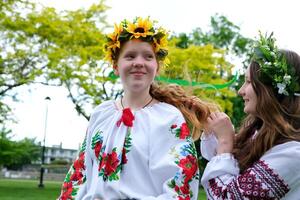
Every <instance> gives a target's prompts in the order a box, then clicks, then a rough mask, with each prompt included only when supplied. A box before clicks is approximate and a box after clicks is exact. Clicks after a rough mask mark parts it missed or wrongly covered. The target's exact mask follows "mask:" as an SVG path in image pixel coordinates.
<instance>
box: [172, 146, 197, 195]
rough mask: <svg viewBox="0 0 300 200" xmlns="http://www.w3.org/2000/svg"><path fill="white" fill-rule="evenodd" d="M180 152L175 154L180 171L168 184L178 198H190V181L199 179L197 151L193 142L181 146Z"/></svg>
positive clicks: (191, 193)
mask: <svg viewBox="0 0 300 200" xmlns="http://www.w3.org/2000/svg"><path fill="white" fill-rule="evenodd" d="M180 150H181V152H179V154H178V153H177V154H175V155H174V156H175V157H176V158H177V160H176V161H175V163H176V164H177V165H178V167H180V168H181V173H180V172H179V173H177V174H176V176H175V177H174V178H173V179H172V180H171V181H170V182H169V183H168V186H169V187H170V188H172V189H174V190H175V192H176V193H177V195H178V200H190V199H191V198H192V197H193V192H192V190H191V189H190V183H191V182H192V181H193V180H194V179H196V180H199V174H198V163H197V156H196V155H197V153H196V149H195V147H194V144H193V143H189V144H186V145H184V146H182V147H181V149H180Z"/></svg>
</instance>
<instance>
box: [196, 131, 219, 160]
mask: <svg viewBox="0 0 300 200" xmlns="http://www.w3.org/2000/svg"><path fill="white" fill-rule="evenodd" d="M200 141H201V143H200V151H201V155H202V156H203V157H204V158H205V159H206V160H211V159H212V157H214V156H215V155H216V154H217V146H218V140H217V138H216V136H215V134H214V133H206V132H203V133H202V135H201V138H200Z"/></svg>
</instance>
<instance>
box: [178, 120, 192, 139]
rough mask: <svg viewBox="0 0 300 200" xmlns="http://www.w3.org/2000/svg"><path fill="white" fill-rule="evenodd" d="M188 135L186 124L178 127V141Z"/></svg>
mask: <svg viewBox="0 0 300 200" xmlns="http://www.w3.org/2000/svg"><path fill="white" fill-rule="evenodd" d="M189 135H190V130H189V127H188V126H187V124H186V123H183V124H182V125H181V127H180V136H179V138H180V139H185V138H187V137H188V136H189Z"/></svg>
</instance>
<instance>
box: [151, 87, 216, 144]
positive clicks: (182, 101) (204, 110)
mask: <svg viewBox="0 0 300 200" xmlns="http://www.w3.org/2000/svg"><path fill="white" fill-rule="evenodd" d="M150 95H151V96H152V97H153V98H155V99H157V100H158V101H161V102H166V103H169V104H171V105H173V106H175V107H177V108H178V109H179V110H180V111H181V113H182V114H183V116H184V118H185V120H186V121H187V122H188V124H189V125H190V126H192V137H193V139H194V140H197V139H199V137H200V134H201V130H202V129H203V126H204V125H205V123H206V119H207V118H208V116H209V115H210V113H211V111H214V110H217V107H216V105H215V104H213V103H209V102H204V101H202V100H201V99H199V98H198V97H196V96H190V95H188V94H187V93H186V91H185V90H184V89H183V88H182V87H181V86H179V85H175V84H170V85H157V84H155V83H154V84H152V85H151V88H150ZM187 102H191V103H193V104H194V106H193V107H194V108H193V110H191V109H190V106H189V105H188V104H187Z"/></svg>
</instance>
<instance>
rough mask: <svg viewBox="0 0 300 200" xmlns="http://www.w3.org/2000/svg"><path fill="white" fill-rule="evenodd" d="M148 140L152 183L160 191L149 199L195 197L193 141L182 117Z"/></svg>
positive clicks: (197, 182) (197, 184)
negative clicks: (150, 140) (151, 139)
mask: <svg viewBox="0 0 300 200" xmlns="http://www.w3.org/2000/svg"><path fill="white" fill-rule="evenodd" d="M154 132H155V133H156V134H157V135H156V136H154V135H153V136H152V138H153V141H152V142H150V144H151V147H152V148H151V150H150V163H149V168H150V173H151V177H152V180H153V181H152V182H153V183H154V184H155V185H157V190H160V191H162V193H161V194H160V195H159V196H157V197H146V198H143V200H146V199H147V200H150V199H162V200H165V199H176V200H177V199H179V200H181V199H182V200H183V199H194V200H195V199H197V196H198V187H199V174H198V165H197V156H196V149H195V146H194V143H193V141H192V139H191V136H190V133H189V130H188V127H187V125H186V123H185V122H184V120H183V118H181V117H180V119H177V120H173V121H172V122H171V123H169V124H168V128H167V130H165V131H164V132H159V131H154Z"/></svg>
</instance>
